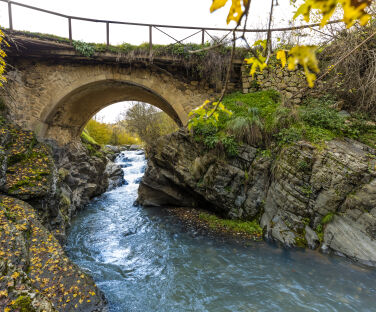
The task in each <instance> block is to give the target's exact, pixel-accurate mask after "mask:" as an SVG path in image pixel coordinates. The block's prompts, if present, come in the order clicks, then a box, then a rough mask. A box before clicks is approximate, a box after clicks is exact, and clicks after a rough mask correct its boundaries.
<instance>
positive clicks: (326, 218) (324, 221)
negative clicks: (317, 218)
mask: <svg viewBox="0 0 376 312" xmlns="http://www.w3.org/2000/svg"><path fill="white" fill-rule="evenodd" d="M333 217H334V213H333V212H329V213H328V214H326V215H325V216H324V217H323V218H322V219H321V224H322V225H325V224H328V223H329V222H331V221H332V220H333Z"/></svg>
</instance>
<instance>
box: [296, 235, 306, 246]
mask: <svg viewBox="0 0 376 312" xmlns="http://www.w3.org/2000/svg"><path fill="white" fill-rule="evenodd" d="M307 244H308V243H307V240H306V239H305V237H304V235H297V236H295V246H297V247H302V248H305V247H307Z"/></svg>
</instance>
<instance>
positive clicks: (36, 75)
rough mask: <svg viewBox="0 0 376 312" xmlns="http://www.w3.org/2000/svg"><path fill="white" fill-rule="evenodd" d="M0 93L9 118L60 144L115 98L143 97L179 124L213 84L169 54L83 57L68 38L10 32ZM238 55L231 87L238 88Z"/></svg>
mask: <svg viewBox="0 0 376 312" xmlns="http://www.w3.org/2000/svg"><path fill="white" fill-rule="evenodd" d="M12 41H13V44H12V47H11V50H10V51H9V52H8V60H7V62H8V63H9V64H10V66H9V69H8V71H7V78H8V82H7V85H6V88H5V90H6V92H5V94H3V97H4V98H5V101H6V104H7V106H8V107H9V113H10V116H11V118H12V119H13V120H14V121H15V122H16V123H17V124H19V125H20V126H22V127H23V128H25V129H29V130H33V131H35V133H36V134H37V136H38V137H39V138H41V139H45V138H48V139H54V140H56V141H57V142H58V143H59V144H66V143H69V142H71V141H73V140H75V138H77V137H79V135H80V133H81V131H82V129H83V128H84V126H85V125H86V123H87V122H88V121H89V120H90V118H91V117H92V116H93V115H94V114H95V113H97V112H98V111H99V110H101V109H102V108H104V107H106V106H108V105H110V104H113V103H116V102H120V101H142V102H147V103H150V104H152V105H154V106H156V107H158V108H160V109H161V110H163V111H164V112H166V113H167V114H168V115H169V116H170V117H171V118H172V119H173V120H174V121H175V122H176V123H177V124H178V125H185V124H186V123H187V122H188V113H189V112H190V111H191V110H192V109H194V108H195V107H197V106H199V105H201V104H202V103H203V101H204V100H206V99H213V98H215V97H217V96H218V92H219V90H220V86H217V88H215V87H213V86H210V85H208V84H207V83H205V82H203V81H197V79H194V78H192V77H190V76H189V74H188V75H187V71H186V69H184V68H183V66H182V64H181V62H179V61H178V60H176V59H175V60H174V59H172V58H170V59H169V58H166V57H164V58H162V57H161V58H159V59H158V58H154V59H153V60H152V61H151V60H150V59H148V58H144V59H142V58H136V59H133V60H132V61H129V59H128V60H122V58H121V57H119V55H118V54H115V53H109V52H106V53H96V54H95V55H93V56H92V57H84V56H82V55H80V54H79V53H77V52H76V51H75V50H74V48H73V47H72V46H71V45H69V44H63V43H58V42H54V41H47V40H41V39H38V38H32V37H26V36H23V35H15V36H13V40H12ZM240 65H241V60H239V61H238V62H236V65H234V75H233V77H234V82H233V83H232V84H231V87H232V88H239V89H240V83H241V79H240Z"/></svg>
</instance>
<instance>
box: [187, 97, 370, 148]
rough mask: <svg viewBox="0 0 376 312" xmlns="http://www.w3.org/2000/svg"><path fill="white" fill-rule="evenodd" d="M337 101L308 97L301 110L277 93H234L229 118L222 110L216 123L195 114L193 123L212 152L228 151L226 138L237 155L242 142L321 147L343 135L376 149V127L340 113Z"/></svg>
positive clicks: (228, 104)
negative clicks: (307, 144) (283, 102)
mask: <svg viewBox="0 0 376 312" xmlns="http://www.w3.org/2000/svg"><path fill="white" fill-rule="evenodd" d="M335 103H336V102H335V100H334V99H332V98H330V97H328V96H323V97H321V98H307V99H306V101H305V102H304V103H303V105H301V106H299V107H297V106H294V107H285V106H284V105H283V104H282V102H281V100H280V96H279V94H278V92H277V91H274V90H266V91H258V92H254V93H250V94H242V93H240V92H235V93H232V94H229V95H227V96H225V97H224V99H223V104H224V106H225V108H226V109H227V110H229V111H230V114H229V113H226V111H220V110H219V112H218V116H217V117H218V118H217V119H215V118H214V117H210V118H207V117H205V118H202V116H201V118H200V116H199V115H198V114H196V115H195V116H193V118H192V119H191V123H192V125H193V127H192V128H193V130H194V135H195V138H196V141H201V142H203V143H204V144H205V146H206V147H207V148H208V149H214V148H221V149H225V150H226V146H225V144H224V142H225V140H226V139H227V141H228V140H231V145H232V151H234V150H235V148H234V147H236V146H237V147H239V146H240V145H242V144H249V145H252V146H255V147H261V148H262V149H273V148H274V149H275V148H276V147H277V148H279V147H281V146H285V145H288V144H292V143H294V142H297V141H301V140H305V141H308V142H311V143H313V144H315V145H318V146H322V145H323V144H325V141H330V140H332V139H334V138H344V137H348V138H352V139H355V140H359V141H361V142H363V143H364V144H367V145H369V146H371V147H376V124H375V123H373V122H372V121H370V120H368V119H367V117H366V116H360V115H356V114H353V115H351V116H347V115H343V114H340V113H339V112H338V111H337V110H336V109H335V108H334V107H335V105H334V104H335ZM209 109H212V107H211V106H210V105H209V107H208V108H207V111H209ZM200 113H201V114H202V112H200ZM228 154H230V155H234V152H232V153H228Z"/></svg>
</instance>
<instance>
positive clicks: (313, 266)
mask: <svg viewBox="0 0 376 312" xmlns="http://www.w3.org/2000/svg"><path fill="white" fill-rule="evenodd" d="M117 162H119V163H120V164H121V165H122V166H123V168H124V173H125V179H126V181H127V184H126V185H124V186H121V187H119V188H116V189H114V190H112V191H109V192H107V193H105V194H104V195H102V196H100V197H99V198H97V199H95V200H93V202H92V203H91V204H90V205H88V207H87V209H85V210H84V211H82V212H81V213H80V214H79V215H78V216H77V217H76V218H75V219H74V220H73V223H72V227H71V229H70V233H69V238H68V244H67V252H68V254H69V255H70V257H71V259H72V260H73V261H74V262H76V263H77V264H78V265H79V266H80V267H81V268H83V269H84V270H86V271H87V272H89V273H90V274H91V275H92V276H93V277H94V279H95V281H96V283H97V285H98V286H99V288H100V289H101V290H102V291H103V292H104V294H105V295H106V297H107V299H108V301H109V305H110V311H121V312H125V311H130V312H136V311H137V312H138V311H142V312H159V311H160V312H164V311H166V312H175V311H176V312H180V311H195V312H196V311H197V312H201V311H210V312H224V311H228V312H237V311H239V312H240V311H244V312H250V311H257V312H259V311H272V312H276V311H320V312H322V311H325V312H326V311H341V312H345V311H356V312H360V311H376V270H371V269H365V268H361V267H359V266H356V265H353V264H351V263H350V262H349V261H346V260H345V259H343V258H339V257H329V256H325V255H320V254H319V253H317V252H313V251H298V250H284V249H281V248H275V247H273V246H271V245H269V244H266V243H252V244H249V245H245V244H243V243H238V242H235V241H228V240H227V241H223V240H221V239H218V238H211V237H208V236H205V235H201V234H198V233H197V232H194V230H187V229H185V228H183V227H182V226H181V225H179V222H177V221H176V219H174V217H171V216H168V215H167V214H166V213H165V212H164V211H163V209H157V208H153V209H149V208H148V209H146V208H142V207H135V206H133V202H134V201H135V199H136V197H137V188H138V183H139V181H140V179H141V177H142V175H143V172H144V169H145V158H144V155H143V154H142V152H140V151H128V152H123V153H122V154H121V155H120V156H119V157H118V159H117Z"/></svg>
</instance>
